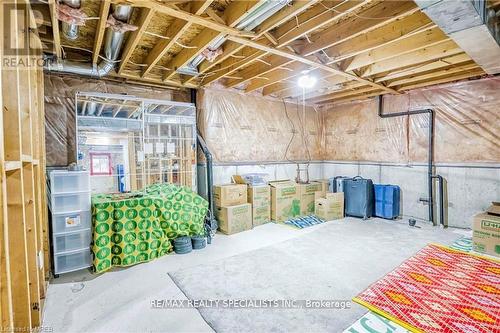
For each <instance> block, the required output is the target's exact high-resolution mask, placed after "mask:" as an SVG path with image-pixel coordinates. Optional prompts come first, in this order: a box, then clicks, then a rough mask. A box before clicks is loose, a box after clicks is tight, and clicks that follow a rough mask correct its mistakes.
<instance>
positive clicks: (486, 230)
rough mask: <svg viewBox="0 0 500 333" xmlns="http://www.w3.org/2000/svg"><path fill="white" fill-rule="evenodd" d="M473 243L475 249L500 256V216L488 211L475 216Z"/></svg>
mask: <svg viewBox="0 0 500 333" xmlns="http://www.w3.org/2000/svg"><path fill="white" fill-rule="evenodd" d="M472 243H473V249H474V251H476V252H481V253H486V254H489V255H492V256H496V257H500V216H495V215H492V214H488V213H481V214H477V215H476V216H474V222H473V224H472Z"/></svg>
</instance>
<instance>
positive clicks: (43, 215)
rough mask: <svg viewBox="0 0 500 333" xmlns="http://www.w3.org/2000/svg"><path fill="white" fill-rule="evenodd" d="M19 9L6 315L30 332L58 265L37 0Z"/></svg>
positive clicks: (9, 108)
mask: <svg viewBox="0 0 500 333" xmlns="http://www.w3.org/2000/svg"><path fill="white" fill-rule="evenodd" d="M50 4H51V3H49V5H50ZM13 5H15V6H16V7H15V9H16V11H15V15H11V16H10V19H11V22H10V26H9V28H10V29H11V30H10V32H11V33H10V34H9V36H10V37H9V38H4V39H3V42H2V43H1V45H0V53H1V55H2V59H7V60H9V59H10V60H12V61H14V60H15V62H14V63H16V65H15V66H11V65H9V63H10V62H8V61H2V72H1V77H0V86H1V92H2V93H1V96H0V104H1V106H2V108H1V109H2V112H1V115H0V126H1V128H2V134H1V135H0V141H1V143H2V145H1V148H0V180H1V187H0V209H1V212H0V213H1V214H0V222H1V223H0V224H1V227H0V236H1V237H0V241H1V249H0V264H1V266H2V273H1V277H0V278H1V285H0V291H1V310H2V312H1V316H0V317H1V320H2V328H3V329H4V330H9V331H11V330H12V331H23V332H24V331H34V330H36V329H37V327H38V326H40V325H41V320H42V306H43V305H42V304H43V299H44V297H45V294H46V287H47V283H46V278H47V277H48V274H47V273H48V265H50V261H48V257H49V256H48V248H49V244H48V228H47V212H46V210H47V205H46V199H45V197H46V194H45V134H44V128H45V127H44V126H45V125H44V112H43V105H44V103H43V73H42V68H41V67H39V64H40V63H41V61H40V60H41V59H42V53H41V50H40V49H39V46H40V44H39V40H38V35H37V32H36V25H35V21H34V19H33V15H32V13H31V9H30V4H29V2H27V1H21V0H17V1H15V2H10V3H9V6H13ZM10 8H12V7H10ZM4 9H5V7H4V4H1V5H0V11H3V10H4ZM1 14H3V13H1ZM2 17H4V16H3V15H2ZM27 18H28V19H27ZM56 25H57V24H56ZM2 26H3V25H2ZM2 28H3V27H2ZM2 28H0V30H1V29H2ZM2 32H3V31H2ZM2 35H3V34H2ZM8 39H9V40H8ZM7 42H8V44H7ZM13 50H14V51H13ZM20 61H22V62H20ZM44 259H45V260H44ZM44 262H45V265H43V263H44Z"/></svg>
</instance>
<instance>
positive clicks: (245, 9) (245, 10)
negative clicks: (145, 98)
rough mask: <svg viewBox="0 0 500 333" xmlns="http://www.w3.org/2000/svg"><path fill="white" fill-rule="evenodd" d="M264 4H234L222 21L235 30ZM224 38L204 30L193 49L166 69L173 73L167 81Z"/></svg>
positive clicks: (206, 29)
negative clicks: (254, 10)
mask: <svg viewBox="0 0 500 333" xmlns="http://www.w3.org/2000/svg"><path fill="white" fill-rule="evenodd" d="M263 2H264V0H259V1H235V2H232V3H230V4H229V5H228V6H227V8H226V9H225V10H224V15H223V17H222V19H223V20H224V21H225V22H226V24H227V26H229V27H231V28H234V27H236V26H237V25H238V23H240V22H241V21H242V20H243V19H244V18H245V17H247V16H248V15H249V13H250V12H252V10H253V9H254V8H257V7H258V6H260V5H261V4H262V3H263ZM222 37H224V34H223V33H222V32H220V31H215V30H212V29H210V28H205V29H203V30H202V31H201V32H200V33H199V34H198V35H197V36H196V37H195V38H194V39H193V41H192V42H191V43H190V47H192V48H185V49H183V50H182V51H181V52H179V54H177V55H176V56H175V57H174V58H173V59H172V60H171V61H170V62H169V63H168V64H167V66H166V67H167V68H170V69H171V71H170V72H169V73H168V74H167V76H166V77H165V79H166V80H168V79H170V78H172V76H173V75H174V74H175V71H176V70H177V69H178V68H181V67H183V66H185V65H186V64H187V63H188V62H190V61H191V60H193V59H194V58H195V57H196V56H197V55H199V54H200V53H201V52H203V50H204V49H206V48H207V47H208V46H209V45H210V44H211V43H212V42H214V40H216V39H217V38H222Z"/></svg>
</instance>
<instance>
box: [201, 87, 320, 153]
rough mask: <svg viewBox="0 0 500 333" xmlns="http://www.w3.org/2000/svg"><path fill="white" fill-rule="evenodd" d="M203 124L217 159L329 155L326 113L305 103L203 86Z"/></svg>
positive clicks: (207, 140)
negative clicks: (324, 148)
mask: <svg viewBox="0 0 500 333" xmlns="http://www.w3.org/2000/svg"><path fill="white" fill-rule="evenodd" d="M198 127H199V130H200V132H201V134H202V136H203V137H204V138H205V140H206V142H207V145H208V147H209V149H210V151H211V152H212V154H213V155H214V159H215V161H217V162H245V161H263V162H264V161H267V162H268V161H287V160H309V159H310V160H321V159H322V155H323V148H322V146H323V141H324V140H323V139H322V137H323V133H322V129H323V117H322V115H321V113H319V112H316V111H315V110H314V109H313V108H311V107H307V108H306V109H305V110H304V109H303V107H302V104H301V103H286V104H285V103H283V102H281V101H279V100H271V99H266V98H262V97H259V96H249V95H244V94H241V93H238V92H231V91H227V90H226V91H224V90H217V89H204V90H199V93H198Z"/></svg>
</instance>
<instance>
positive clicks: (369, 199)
mask: <svg viewBox="0 0 500 333" xmlns="http://www.w3.org/2000/svg"><path fill="white" fill-rule="evenodd" d="M344 200H345V214H346V215H348V216H355V217H362V218H363V219H367V218H369V217H371V216H372V215H373V213H374V209H375V207H374V206H375V193H374V189H373V182H372V180H371V179H364V178H362V177H360V176H357V177H354V178H352V179H346V180H345V181H344Z"/></svg>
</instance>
